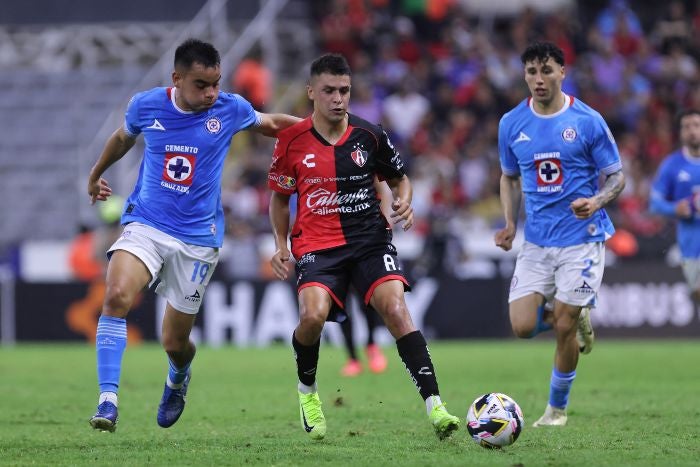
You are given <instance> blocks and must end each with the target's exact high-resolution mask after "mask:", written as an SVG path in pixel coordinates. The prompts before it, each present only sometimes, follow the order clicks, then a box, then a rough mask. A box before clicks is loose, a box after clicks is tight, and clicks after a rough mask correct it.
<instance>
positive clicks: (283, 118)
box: [250, 112, 302, 137]
mask: <svg viewBox="0 0 700 467" xmlns="http://www.w3.org/2000/svg"><path fill="white" fill-rule="evenodd" d="M258 116H259V117H260V123H259V124H258V125H253V126H251V127H250V130H251V131H254V132H256V133H260V134H262V135H265V136H272V137H274V136H277V132H278V131H280V130H284V129H285V128H287V127H289V126H292V125H294V124H295V123H297V122H300V121H301V120H302V119H301V118H299V117H295V116H294V115H287V114H265V113H260V112H258Z"/></svg>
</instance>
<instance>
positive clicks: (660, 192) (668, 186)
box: [651, 158, 673, 201]
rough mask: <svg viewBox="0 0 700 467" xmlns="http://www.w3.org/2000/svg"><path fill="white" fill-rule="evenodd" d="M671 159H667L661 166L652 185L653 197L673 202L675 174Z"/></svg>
mask: <svg viewBox="0 0 700 467" xmlns="http://www.w3.org/2000/svg"><path fill="white" fill-rule="evenodd" d="M670 162H671V159H670V158H667V159H666V160H664V161H663V162H662V163H661V165H660V166H659V171H658V173H657V174H656V178H654V182H653V184H652V185H651V192H652V196H658V197H659V198H661V199H664V200H667V201H671V200H673V174H672V171H671V163H670Z"/></svg>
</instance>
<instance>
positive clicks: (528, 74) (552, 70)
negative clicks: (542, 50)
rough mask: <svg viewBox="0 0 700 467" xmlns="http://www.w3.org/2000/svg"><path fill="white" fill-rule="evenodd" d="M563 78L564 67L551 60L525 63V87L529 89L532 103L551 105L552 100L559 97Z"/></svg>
mask: <svg viewBox="0 0 700 467" xmlns="http://www.w3.org/2000/svg"><path fill="white" fill-rule="evenodd" d="M564 76H565V75H564V67H563V66H561V65H559V64H558V63H557V62H556V61H554V60H552V59H551V58H547V59H545V60H544V61H540V60H532V61H529V62H527V63H525V82H526V83H527V87H528V88H529V89H530V94H532V98H533V99H534V101H535V102H536V103H538V104H542V105H543V106H547V105H549V104H551V103H552V101H553V100H554V99H556V98H557V97H559V95H560V94H561V83H562V81H564Z"/></svg>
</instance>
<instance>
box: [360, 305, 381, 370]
mask: <svg viewBox="0 0 700 467" xmlns="http://www.w3.org/2000/svg"><path fill="white" fill-rule="evenodd" d="M362 309H363V311H364V312H365V319H366V320H367V348H366V350H367V365H368V366H369V369H370V371H371V372H372V373H383V372H384V371H385V370H386V367H387V360H386V357H385V356H384V353H383V352H382V349H381V347H379V346H378V345H377V344H376V343H375V342H374V330H375V329H376V328H377V326H378V325H379V315H378V314H377V312H376V311H374V310H373V309H372V308H369V307H366V306H363V307H362Z"/></svg>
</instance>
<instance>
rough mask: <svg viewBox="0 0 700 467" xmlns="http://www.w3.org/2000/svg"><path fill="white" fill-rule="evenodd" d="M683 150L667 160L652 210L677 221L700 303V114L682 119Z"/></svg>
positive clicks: (661, 168)
mask: <svg viewBox="0 0 700 467" xmlns="http://www.w3.org/2000/svg"><path fill="white" fill-rule="evenodd" d="M678 123H679V127H680V128H679V133H680V142H681V147H680V148H679V149H678V150H676V151H674V152H673V153H671V154H669V155H668V156H666V158H665V159H664V160H663V162H662V163H661V165H660V166H659V169H658V171H657V173H656V177H655V179H654V184H653V185H652V188H651V199H650V203H649V204H650V206H649V208H650V210H651V212H653V213H655V214H662V215H664V216H668V217H672V218H675V219H677V221H678V225H677V227H676V240H677V242H678V247H679V248H680V250H681V257H682V259H683V263H682V265H683V275H684V276H685V280H686V282H687V283H688V288H689V289H690V296H691V298H692V299H693V301H694V302H695V303H700V110H696V109H688V110H685V111H683V112H681V114H680V115H679V117H678Z"/></svg>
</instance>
